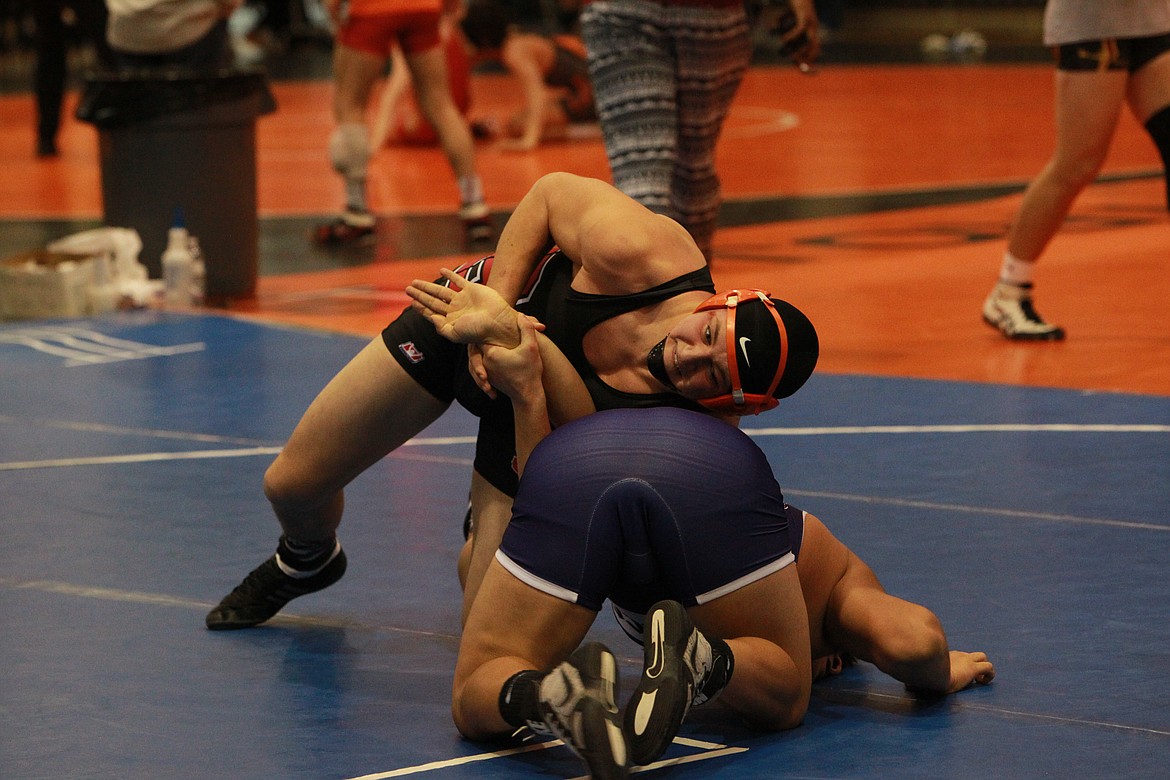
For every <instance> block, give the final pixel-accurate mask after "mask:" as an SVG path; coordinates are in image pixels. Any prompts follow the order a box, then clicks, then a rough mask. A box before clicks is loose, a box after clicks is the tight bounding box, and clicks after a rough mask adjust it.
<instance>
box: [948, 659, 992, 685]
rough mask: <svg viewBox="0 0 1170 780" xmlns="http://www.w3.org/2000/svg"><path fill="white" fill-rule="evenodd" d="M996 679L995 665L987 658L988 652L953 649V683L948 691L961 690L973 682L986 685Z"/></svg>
mask: <svg viewBox="0 0 1170 780" xmlns="http://www.w3.org/2000/svg"><path fill="white" fill-rule="evenodd" d="M994 679H995V667H994V666H992V664H991V661H989V660H987V653H964V652H963V651H962V650H952V651H951V684H950V686H949V687H948V688H947V693H954V692H956V691H961V690H963V689H964V688H966V687H967V686H968V685H971V684H972V683H979V684H981V685H986V684H987V683H989V682H991V681H992V680H994Z"/></svg>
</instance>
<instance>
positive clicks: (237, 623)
mask: <svg viewBox="0 0 1170 780" xmlns="http://www.w3.org/2000/svg"><path fill="white" fill-rule="evenodd" d="M343 574H345V551H344V550H342V549H341V546H340V545H338V547H337V553H336V554H335V555H334V556H333V557H332V558H331V559H330V561H329V563H327V564H325V566H324V568H322V569H321V570H320V571H318V572H317V573H316V574H313V575H311V576H309V577H301V578H298V577H290V576H288V575H287V574H285V573H284V572H283V571H282V570H281V568H280V565H279V564H278V563H277V562H276V556H275V555H273V556H272V557H271V558H269V559H268V560H266V561H264V563H262V564H260V565H259V566H257V567H256V568H255V569H254V570H253V571H252V573H251V574H249V575H248V576H247V577H245V578H244V581H243V582H241V583H240V584H239V585H237V586H236V589H235V590H233V591H232V592H231V593H229V594H228V595H227V596H225V597H224V599H223V601H221V602H219V604H218V605H217V606H216V607H215V609H213V610H211V611H210V612H208V613H207V619H206V620H205V622H206V623H207V627H208V628H210V629H211V630H212V631H228V630H232V629H237V628H250V627H252V626H255V625H259V624H260V623H263V622H264V621H265V620H268V619H269V618H270V617H272V616H273V615H275V614H276V613H277V612H279V611H280V610H281V609H283V608H284V605H285V604H287V603H289V602H290V601H292V600H293V599H295V598H296V597H297V596H304V595H305V594H308V593H314V592H316V591H319V590H323V589H324V588H328V587H329V586H330V585H332V584H333V583H335V582H337V581H338V580H339V579H341V577H342V575H343Z"/></svg>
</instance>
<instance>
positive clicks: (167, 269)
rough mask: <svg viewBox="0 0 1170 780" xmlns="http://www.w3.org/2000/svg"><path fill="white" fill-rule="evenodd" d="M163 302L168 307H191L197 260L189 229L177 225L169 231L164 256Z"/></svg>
mask: <svg viewBox="0 0 1170 780" xmlns="http://www.w3.org/2000/svg"><path fill="white" fill-rule="evenodd" d="M162 276H163V300H164V301H165V302H166V304H167V305H168V306H190V305H191V304H192V303H193V300H192V295H191V288H192V283H193V282H194V276H195V258H193V257H192V256H191V243H190V240H189V237H188V235H187V228H185V227H183V226H182V225H176V226H175V227H172V228H171V229H170V230H168V231H167V248H166V250H165V251H164V252H163V254H162Z"/></svg>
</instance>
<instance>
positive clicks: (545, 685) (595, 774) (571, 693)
mask: <svg viewBox="0 0 1170 780" xmlns="http://www.w3.org/2000/svg"><path fill="white" fill-rule="evenodd" d="M617 687H618V672H617V660H616V659H615V658H614V657H613V653H611V652H610V651H609V649H608V648H606V647H605V645H603V644H600V643H598V642H589V643H587V644H584V645H582V646H581V647H579V648H578V649H577V651H576V652H574V653H573V655H571V656H570V657H569V660H567V661H565V662H564V663H562V664H560V665H559V666H557V667H556V668H555V669H553V670H552V671H551V672H549V673H548V674H547V675H545V677H544V679H543V680H542V681H541V683H540V711H541V714H542V715H543V716H544V723H545V725H547V726H548V728H549V730H550V731H551V732H552V733H553V734H555V735H556V736H558V737H560V738H561V739H563V740H564V741H565V744H566V745H568V746H569V747H571V748H572V749H573V752H574V753H576V754H577V755H578V756H580V757H581V758H583V759H584V760H585V763H586V764H588V765H589V775H590V777H592V778H595V780H621V779H622V778H627V777H629V776H630V760H629V756H628V755H627V751H626V739H625V736H624V735H623V734H622V727H621V722H620V719H621V715H620V713H619V712H618V708H617V705H616V704H615V703H614V701H615V699H616V698H617ZM532 725H535V724H532ZM534 730H536V729H534Z"/></svg>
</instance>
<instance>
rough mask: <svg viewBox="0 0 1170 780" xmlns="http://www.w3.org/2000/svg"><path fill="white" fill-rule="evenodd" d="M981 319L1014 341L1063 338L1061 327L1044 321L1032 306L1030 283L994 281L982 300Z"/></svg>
mask: <svg viewBox="0 0 1170 780" xmlns="http://www.w3.org/2000/svg"><path fill="white" fill-rule="evenodd" d="M983 321H984V322H986V323H987V324H988V325H990V326H991V327H993V328H996V329H997V330H999V332H1000V333H1002V334H1003V335H1004V337H1005V338H1009V339H1013V340H1016V341H1061V340H1063V339H1064V328H1061V327H1059V326H1057V325H1051V324H1049V323H1047V322H1045V321H1044V320H1043V319H1042V318H1041V317H1040V315H1039V314H1038V313H1037V312H1036V309H1035V307H1034V306H1032V285H1031V284H1020V285H1007V284H1004V283H1003V282H1000V283H999V284H997V285H996V286H995V289H994V290H992V291H991V294H990V295H988V296H987V300H985V301H984V302H983Z"/></svg>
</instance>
